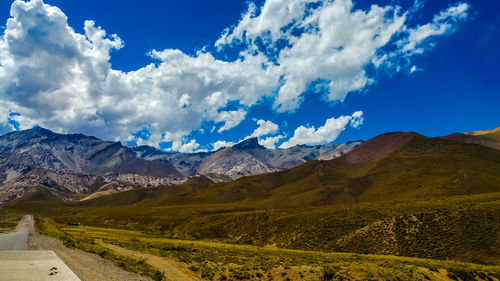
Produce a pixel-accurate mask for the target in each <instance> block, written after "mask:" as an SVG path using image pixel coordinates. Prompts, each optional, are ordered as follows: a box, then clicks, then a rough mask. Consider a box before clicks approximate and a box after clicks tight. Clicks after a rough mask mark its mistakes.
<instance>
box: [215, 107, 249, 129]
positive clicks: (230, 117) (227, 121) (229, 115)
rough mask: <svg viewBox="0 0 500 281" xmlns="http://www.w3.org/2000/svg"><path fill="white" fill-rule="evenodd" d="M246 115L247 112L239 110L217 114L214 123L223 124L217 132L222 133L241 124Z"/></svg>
mask: <svg viewBox="0 0 500 281" xmlns="http://www.w3.org/2000/svg"><path fill="white" fill-rule="evenodd" d="M246 115H247V112H246V111H245V110H242V109H239V110H233V111H222V112H220V113H219V115H218V116H217V118H215V121H216V122H224V125H223V126H222V127H220V128H219V129H218V130H217V132H219V133H220V132H222V131H226V130H229V129H231V128H233V127H235V126H237V125H238V124H240V123H241V121H243V120H245V117H246Z"/></svg>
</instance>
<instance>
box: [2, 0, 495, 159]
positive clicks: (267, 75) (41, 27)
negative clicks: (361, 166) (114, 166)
mask: <svg viewBox="0 0 500 281" xmlns="http://www.w3.org/2000/svg"><path fill="white" fill-rule="evenodd" d="M146 3H147V4H146ZM499 12H500V3H499V2H498V1H456V0H446V1H445V0H443V1H430V0H429V1H425V0H416V1H415V0H400V1H396V0H387V1H382V0H380V1H374V0H358V1H351V0H324V1H317V0H314V1H311V0H262V1H239V0H219V1H204V0H190V1H181V0H178V1H176V0H172V1H162V0H150V1H147V2H144V1H131V0H128V1H115V0H107V1H98V0H87V1H68V0H45V1H42V0H31V1H22V0H16V1H1V3H0V25H2V31H1V36H0V133H7V132H10V131H14V130H22V129H29V128H32V127H34V126H42V127H45V128H48V129H51V130H53V131H56V132H59V133H83V134H87V135H93V136H96V137H99V138H102V139H105V140H114V141H121V142H122V143H124V144H127V145H151V146H155V147H158V148H160V149H162V150H164V151H180V152H196V151H207V150H208V151H210V150H215V149H219V148H221V147H224V146H230V145H232V144H234V143H237V142H239V141H242V140H244V139H246V138H249V137H258V138H259V142H260V143H261V144H262V145H264V146H266V147H268V148H278V147H281V148H287V147H291V146H294V145H298V144H309V145H313V144H326V143H340V142H346V141H350V140H358V139H363V140H367V139H369V138H372V137H375V136H377V135H379V134H382V133H385V132H389V131H416V132H419V133H421V134H424V135H427V136H441V135H447V134H450V133H453V132H467V131H474V130H482V129H492V128H496V127H498V126H500V118H499V117H500V110H499V104H500V85H499V83H498V81H500V71H499V70H498V66H499V65H500V51H498V49H499V48H498V46H499V45H500V36H499V35H500V30H499V28H500V18H499V17H498V16H497V15H498V13H499Z"/></svg>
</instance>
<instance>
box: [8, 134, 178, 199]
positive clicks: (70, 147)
mask: <svg viewBox="0 0 500 281" xmlns="http://www.w3.org/2000/svg"><path fill="white" fill-rule="evenodd" d="M116 175H122V176H121V177H123V176H124V175H134V176H132V178H130V176H129V178H130V179H129V180H130V181H129V182H128V183H126V184H124V185H121V186H122V187H123V188H125V187H126V186H131V185H133V184H137V185H139V184H145V185H146V186H147V185H155V184H152V182H154V183H158V182H161V183H168V182H169V180H168V179H175V178H183V177H184V176H183V175H182V174H181V173H179V172H178V171H177V170H176V169H175V168H173V167H172V166H170V165H168V164H167V163H164V162H160V161H148V160H144V159H141V158H138V157H136V156H135V155H134V154H133V153H132V152H131V151H130V150H129V149H128V148H127V147H124V146H122V145H121V144H120V143H119V142H107V141H103V140H100V139H98V138H95V137H89V136H85V135H82V134H70V135H64V134H57V133H54V132H52V131H50V130H47V129H44V128H40V127H36V128H33V129H30V130H24V131H18V132H12V133H9V134H6V135H3V136H0V183H1V185H0V204H1V202H2V201H4V200H6V199H8V198H10V197H12V196H18V195H19V194H21V193H22V192H24V190H26V189H27V188H29V187H32V186H37V185H44V186H47V187H50V188H52V189H54V190H59V191H63V192H70V193H82V192H90V191H92V189H95V187H92V186H93V185H94V183H95V181H96V180H97V178H98V176H105V178H106V179H110V180H112V179H116V177H117V176H116ZM157 178H164V180H158V179H157ZM145 179H149V180H145ZM173 182H175V181H173Z"/></svg>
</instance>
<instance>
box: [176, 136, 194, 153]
mask: <svg viewBox="0 0 500 281" xmlns="http://www.w3.org/2000/svg"><path fill="white" fill-rule="evenodd" d="M198 147H200V144H199V143H197V142H196V139H192V140H190V141H189V142H187V143H183V142H181V141H174V142H173V143H172V148H171V149H170V150H172V151H179V152H186V153H190V152H193V151H195V150H197V148H198ZM197 151H200V150H197Z"/></svg>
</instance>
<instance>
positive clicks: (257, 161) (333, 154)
mask: <svg viewBox="0 0 500 281" xmlns="http://www.w3.org/2000/svg"><path fill="white" fill-rule="evenodd" d="M360 143H362V141H355V142H347V143H342V144H327V145H315V146H306V145H298V146H294V147H291V148H287V149H280V148H278V149H267V148H265V147H264V146H262V145H260V144H259V142H258V139H257V138H249V139H247V140H244V141H242V142H240V143H238V144H236V145H234V146H232V147H226V148H223V149H220V150H218V151H215V152H200V153H190V154H186V153H165V152H161V151H159V150H157V149H155V148H153V147H150V146H139V147H131V150H132V151H134V153H135V155H137V156H138V157H141V158H144V159H147V160H159V161H164V162H166V163H168V164H170V165H172V166H174V167H175V168H176V169H177V170H179V171H180V172H181V173H183V174H184V175H185V176H192V175H195V174H203V175H206V176H208V177H209V178H211V179H212V180H214V181H216V182H219V181H221V176H226V177H222V179H227V177H229V179H237V178H240V177H242V176H249V175H256V174H262V173H268V172H274V171H280V170H285V169H289V168H293V167H296V166H298V165H301V164H303V163H305V162H307V161H310V160H314V159H321V160H330V159H333V158H337V157H340V156H342V155H344V154H345V153H347V152H348V151H350V150H351V149H353V148H354V147H356V146H358V145H359V144H360Z"/></svg>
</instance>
